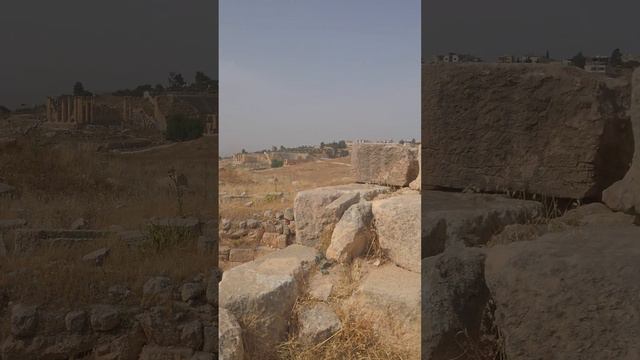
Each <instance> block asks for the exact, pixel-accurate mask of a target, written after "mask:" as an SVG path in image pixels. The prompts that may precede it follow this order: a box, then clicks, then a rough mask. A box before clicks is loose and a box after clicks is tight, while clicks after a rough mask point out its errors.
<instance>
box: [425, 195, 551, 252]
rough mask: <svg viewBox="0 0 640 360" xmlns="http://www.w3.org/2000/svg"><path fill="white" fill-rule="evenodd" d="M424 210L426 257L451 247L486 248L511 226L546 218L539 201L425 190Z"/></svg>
mask: <svg viewBox="0 0 640 360" xmlns="http://www.w3.org/2000/svg"><path fill="white" fill-rule="evenodd" d="M422 209H423V210H422V257H423V258H425V257H428V256H433V255H437V254H439V253H441V252H443V251H444V250H445V249H446V248H449V247H463V246H479V245H484V244H486V243H487V242H488V241H489V240H491V237H492V236H493V235H495V234H497V233H499V232H501V231H502V230H503V229H504V228H505V227H506V226H507V225H511V224H519V223H526V222H529V221H530V220H534V219H535V218H537V217H539V216H541V215H543V207H542V204H540V203H538V202H536V201H528V200H517V199H510V198H507V197H505V196H501V195H488V194H466V193H452V192H441V191H424V192H423V193H422Z"/></svg>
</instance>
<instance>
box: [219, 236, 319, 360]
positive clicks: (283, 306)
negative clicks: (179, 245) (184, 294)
mask: <svg viewBox="0 0 640 360" xmlns="http://www.w3.org/2000/svg"><path fill="white" fill-rule="evenodd" d="M318 256H319V254H318V251H317V250H315V249H313V248H310V247H306V246H302V245H297V244H294V245H291V246H289V247H287V248H285V249H282V250H278V251H275V252H273V253H271V254H269V255H266V256H263V257H260V258H258V259H256V260H254V261H251V262H248V263H245V264H242V265H239V266H236V267H234V268H233V269H231V270H227V271H226V272H224V273H223V275H222V281H221V282H220V286H219V287H220V289H219V291H220V298H219V303H220V306H221V307H224V308H226V309H228V310H229V311H230V312H231V313H232V314H233V315H234V316H235V317H236V319H237V320H238V323H239V324H240V326H241V327H242V329H243V331H244V334H243V336H244V339H245V343H246V345H247V351H248V352H249V353H254V352H255V351H257V350H259V351H260V354H261V355H262V356H265V358H270V357H272V356H273V354H270V353H268V351H271V350H269V349H274V348H275V346H276V345H277V344H278V343H280V342H282V341H284V340H286V338H287V332H288V328H289V325H288V322H289V319H290V317H291V311H292V309H293V305H294V304H295V302H296V299H297V297H298V295H300V294H301V292H302V291H303V284H304V282H305V278H306V277H307V275H308V274H309V272H310V270H311V269H312V267H313V266H314V265H315V263H316V259H317V257H318Z"/></svg>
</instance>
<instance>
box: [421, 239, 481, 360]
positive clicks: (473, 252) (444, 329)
mask: <svg viewBox="0 0 640 360" xmlns="http://www.w3.org/2000/svg"><path fill="white" fill-rule="evenodd" d="M484 260H485V255H484V253H483V252H482V251H481V250H479V249H475V248H463V249H451V250H448V251H445V252H444V253H441V254H439V255H436V256H432V257H428V258H426V259H424V260H422V301H423V306H422V358H423V359H455V358H457V357H459V356H460V355H461V354H463V353H464V352H465V349H464V348H463V347H461V346H460V345H461V343H460V342H459V341H456V339H457V338H458V337H459V335H458V333H459V332H460V331H467V333H468V335H469V336H470V337H471V338H472V339H473V341H475V342H479V338H480V337H481V325H482V324H481V322H482V316H483V311H484V310H485V307H486V305H487V301H488V299H489V290H488V289H487V287H486V285H485V282H484Z"/></svg>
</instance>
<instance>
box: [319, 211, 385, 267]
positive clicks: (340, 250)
mask: <svg viewBox="0 0 640 360" xmlns="http://www.w3.org/2000/svg"><path fill="white" fill-rule="evenodd" d="M372 219H373V213H372V212H371V202H368V201H363V202H360V203H357V204H354V205H352V206H351V207H349V209H348V210H347V211H345V213H344V214H343V215H342V218H340V220H339V221H338V223H337V224H336V226H335V228H334V230H333V234H332V235H331V244H330V245H329V248H327V254H326V255H327V258H329V259H332V260H336V261H339V262H341V263H350V262H351V260H352V259H354V258H356V257H358V256H360V255H361V254H363V253H364V252H365V251H366V250H367V247H368V246H369V245H370V243H371V241H372V240H373V238H374V236H375V234H374V232H373V231H372V230H371V221H372Z"/></svg>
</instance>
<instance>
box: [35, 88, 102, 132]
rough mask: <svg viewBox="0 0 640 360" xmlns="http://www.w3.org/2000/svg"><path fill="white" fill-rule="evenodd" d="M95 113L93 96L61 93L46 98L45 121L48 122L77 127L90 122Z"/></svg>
mask: <svg viewBox="0 0 640 360" xmlns="http://www.w3.org/2000/svg"><path fill="white" fill-rule="evenodd" d="M94 113H95V108H94V97H93V96H69V95H63V96H60V97H57V98H52V97H49V98H47V104H46V122H47V123H48V124H52V125H57V126H65V127H77V126H80V125H82V124H86V123H91V122H92V121H93V116H94Z"/></svg>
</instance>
